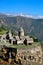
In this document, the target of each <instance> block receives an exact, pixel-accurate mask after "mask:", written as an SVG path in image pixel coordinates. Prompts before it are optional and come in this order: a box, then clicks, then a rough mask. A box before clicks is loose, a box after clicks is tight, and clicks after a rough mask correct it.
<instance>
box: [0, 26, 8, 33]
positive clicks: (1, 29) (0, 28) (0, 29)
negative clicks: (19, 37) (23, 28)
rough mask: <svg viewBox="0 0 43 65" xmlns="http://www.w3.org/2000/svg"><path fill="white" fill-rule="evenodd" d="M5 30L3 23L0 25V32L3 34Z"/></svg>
mask: <svg viewBox="0 0 43 65" xmlns="http://www.w3.org/2000/svg"><path fill="white" fill-rule="evenodd" d="M6 32H7V29H6V27H5V26H4V25H2V26H1V27H0V34H5V33H6Z"/></svg>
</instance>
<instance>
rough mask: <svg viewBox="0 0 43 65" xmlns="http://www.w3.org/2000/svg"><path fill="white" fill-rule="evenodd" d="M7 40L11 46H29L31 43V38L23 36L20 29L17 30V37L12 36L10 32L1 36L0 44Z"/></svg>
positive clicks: (22, 31)
mask: <svg viewBox="0 0 43 65" xmlns="http://www.w3.org/2000/svg"><path fill="white" fill-rule="evenodd" d="M7 40H8V41H9V42H10V43H11V44H25V45H28V44H29V45H31V44H32V43H33V38H30V37H29V36H25V35H24V30H23V28H22V27H20V28H19V30H18V35H16V36H14V37H13V36H12V33H11V31H9V32H7V33H6V34H4V35H2V37H1V42H3V41H4V42H5V43H6V42H7Z"/></svg>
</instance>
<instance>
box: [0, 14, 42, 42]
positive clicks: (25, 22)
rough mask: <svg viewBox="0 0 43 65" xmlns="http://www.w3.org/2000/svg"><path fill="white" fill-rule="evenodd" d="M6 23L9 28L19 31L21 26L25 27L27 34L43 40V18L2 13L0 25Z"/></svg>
mask: <svg viewBox="0 0 43 65" xmlns="http://www.w3.org/2000/svg"><path fill="white" fill-rule="evenodd" d="M2 25H4V26H5V28H7V29H13V30H14V31H17V30H18V29H19V27H23V29H24V31H25V34H29V35H33V36H36V37H37V38H38V39H39V40H41V41H43V18H41V19H40V18H38V19H35V18H32V17H24V16H12V17H11V16H8V15H5V14H2V15H0V27H1V26H2Z"/></svg>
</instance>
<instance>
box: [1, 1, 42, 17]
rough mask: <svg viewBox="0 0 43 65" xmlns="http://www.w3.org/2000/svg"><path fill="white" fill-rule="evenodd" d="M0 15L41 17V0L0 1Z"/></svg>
mask: <svg viewBox="0 0 43 65" xmlns="http://www.w3.org/2000/svg"><path fill="white" fill-rule="evenodd" d="M0 13H6V14H28V15H33V16H37V15H38V16H43V0H0Z"/></svg>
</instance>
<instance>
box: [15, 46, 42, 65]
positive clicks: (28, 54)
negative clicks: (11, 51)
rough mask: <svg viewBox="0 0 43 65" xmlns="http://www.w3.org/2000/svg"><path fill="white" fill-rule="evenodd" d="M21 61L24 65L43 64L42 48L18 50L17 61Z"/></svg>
mask: <svg viewBox="0 0 43 65" xmlns="http://www.w3.org/2000/svg"><path fill="white" fill-rule="evenodd" d="M18 59H19V60H20V61H21V64H22V65H28V64H29V63H30V64H31V63H39V64H41V63H42V49H41V46H37V47H35V48H31V49H17V55H16V61H18Z"/></svg>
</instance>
